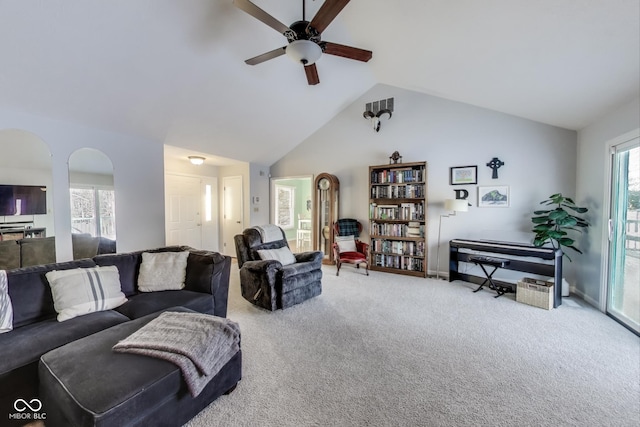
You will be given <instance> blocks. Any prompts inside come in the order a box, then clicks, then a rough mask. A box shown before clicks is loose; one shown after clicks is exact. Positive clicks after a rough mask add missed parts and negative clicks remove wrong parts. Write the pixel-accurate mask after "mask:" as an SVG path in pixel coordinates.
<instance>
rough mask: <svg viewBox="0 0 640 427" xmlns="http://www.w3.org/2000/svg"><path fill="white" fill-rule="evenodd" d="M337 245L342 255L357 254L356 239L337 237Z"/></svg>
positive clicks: (352, 237)
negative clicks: (346, 253) (344, 253)
mask: <svg viewBox="0 0 640 427" xmlns="http://www.w3.org/2000/svg"><path fill="white" fill-rule="evenodd" d="M335 240H336V244H337V245H338V250H339V251H340V253H343V252H356V251H357V249H356V239H355V237H354V236H353V235H351V236H335Z"/></svg>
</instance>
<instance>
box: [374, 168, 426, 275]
mask: <svg viewBox="0 0 640 427" xmlns="http://www.w3.org/2000/svg"><path fill="white" fill-rule="evenodd" d="M426 217H427V163H426V162H414V163H394V164H388V165H379V166H369V235H370V237H371V246H370V247H369V268H370V269H371V270H377V271H385V272H388V273H397V274H406V275H410V276H418V277H427V224H426Z"/></svg>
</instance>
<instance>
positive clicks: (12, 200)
mask: <svg viewBox="0 0 640 427" xmlns="http://www.w3.org/2000/svg"><path fill="white" fill-rule="evenodd" d="M46 213H47V187H46V186H45V185H0V216H8V215H44V214H46Z"/></svg>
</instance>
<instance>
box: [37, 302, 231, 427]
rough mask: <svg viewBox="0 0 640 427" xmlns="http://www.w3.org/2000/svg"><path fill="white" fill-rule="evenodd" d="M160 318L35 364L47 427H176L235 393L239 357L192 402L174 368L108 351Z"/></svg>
mask: <svg viewBox="0 0 640 427" xmlns="http://www.w3.org/2000/svg"><path fill="white" fill-rule="evenodd" d="M168 311H182V312H190V311H191V310H188V309H185V308H183V307H174V308H170V309H168ZM159 314H160V313H154V314H150V315H148V316H145V317H141V318H140V319H136V320H132V321H130V322H126V323H122V324H120V325H116V326H113V327H111V328H109V329H105V330H103V331H100V332H98V333H95V334H93V335H90V336H88V337H85V338H82V339H79V340H77V341H74V342H71V343H69V344H67V345H64V346H62V347H59V348H57V349H55V350H52V351H50V352H48V353H46V354H45V355H43V356H42V357H41V358H40V366H39V375H40V397H41V400H42V403H43V409H42V410H43V411H45V412H46V414H47V420H46V424H47V427H52V426H53V427H55V426H110V427H111V426H180V425H182V424H184V423H185V422H187V421H188V420H190V419H191V418H193V416H195V415H196V414H197V413H198V412H200V411H201V410H202V409H204V408H205V407H206V406H207V405H208V404H209V403H211V402H212V401H214V400H215V399H217V398H218V397H219V396H221V395H222V394H226V393H229V392H231V391H232V390H233V389H234V388H235V386H236V384H237V382H238V381H239V380H240V378H241V371H242V354H241V352H240V351H238V352H237V353H236V354H235V356H233V357H232V358H231V360H229V362H227V364H226V365H224V366H223V368H222V369H221V370H220V372H218V374H217V375H216V376H215V377H214V378H213V379H212V380H211V381H210V382H209V383H208V384H207V385H206V387H205V388H204V390H202V392H201V393H200V394H199V395H198V396H197V397H192V396H191V394H190V393H189V390H188V388H187V385H186V383H185V382H184V379H183V378H182V373H181V371H180V369H179V368H178V367H177V366H176V365H174V364H173V363H170V362H167V361H164V360H161V359H156V358H152V357H147V356H140V355H136V354H126V353H116V352H114V351H112V347H113V346H114V345H115V344H116V343H117V342H118V341H120V340H122V339H124V338H126V337H128V336H129V335H131V334H132V333H133V332H135V331H137V330H138V329H140V328H141V327H142V326H144V325H145V324H147V323H149V322H150V321H151V320H152V319H154V318H156V317H157V316H158V315H159Z"/></svg>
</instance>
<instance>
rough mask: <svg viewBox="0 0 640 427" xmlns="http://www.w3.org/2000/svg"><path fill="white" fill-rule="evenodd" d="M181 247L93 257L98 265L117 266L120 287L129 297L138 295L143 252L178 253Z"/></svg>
mask: <svg viewBox="0 0 640 427" xmlns="http://www.w3.org/2000/svg"><path fill="white" fill-rule="evenodd" d="M181 250H182V248H181V247H180V246H167V247H165V248H157V249H152V250H147V251H137V252H127V253H121V254H103V255H97V256H95V257H93V260H94V261H95V263H96V265H100V266H105V265H115V266H116V267H118V271H119V272H120V286H121V288H122V292H123V293H124V295H125V296H127V297H129V296H131V295H135V294H137V293H138V287H137V285H136V283H137V281H138V273H139V272H140V263H141V262H142V253H143V252H178V251H181Z"/></svg>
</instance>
